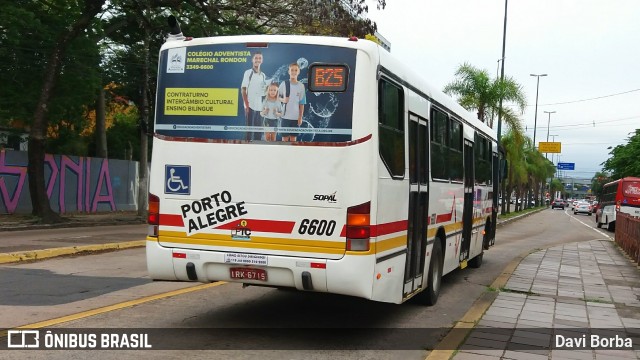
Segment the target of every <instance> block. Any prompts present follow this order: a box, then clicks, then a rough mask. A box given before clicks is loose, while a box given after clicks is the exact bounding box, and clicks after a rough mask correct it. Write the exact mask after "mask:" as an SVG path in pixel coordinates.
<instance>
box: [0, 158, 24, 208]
mask: <svg viewBox="0 0 640 360" xmlns="http://www.w3.org/2000/svg"><path fill="white" fill-rule="evenodd" d="M4 159H5V151H4V150H2V151H0V174H2V175H1V176H0V194H1V195H2V200H4V203H5V204H6V205H7V211H8V212H9V213H10V214H12V213H13V212H14V211H16V207H17V206H18V200H19V199H20V194H21V193H22V187H23V186H24V180H25V179H26V178H27V168H26V167H24V166H8V165H5V161H4ZM6 175H18V176H19V179H18V185H17V186H16V189H15V190H14V192H13V197H11V196H9V190H8V189H7V185H6V183H5V180H4V177H5V176H6Z"/></svg>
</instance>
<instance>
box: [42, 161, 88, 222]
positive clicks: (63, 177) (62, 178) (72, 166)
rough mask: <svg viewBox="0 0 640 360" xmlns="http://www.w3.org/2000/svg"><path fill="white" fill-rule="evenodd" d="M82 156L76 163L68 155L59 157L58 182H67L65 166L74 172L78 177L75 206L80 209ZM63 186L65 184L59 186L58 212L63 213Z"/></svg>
mask: <svg viewBox="0 0 640 360" xmlns="http://www.w3.org/2000/svg"><path fill="white" fill-rule="evenodd" d="M83 160H84V159H83V158H79V159H78V163H77V164H76V163H74V162H73V160H71V159H70V158H69V157H68V156H63V157H62V158H61V159H60V184H66V183H67V182H66V181H65V180H66V177H67V172H66V171H65V170H66V169H67V168H68V169H69V170H71V171H72V172H74V173H75V174H76V176H77V178H78V186H77V189H78V192H77V196H76V204H77V205H76V206H77V208H78V209H82V186H81V185H82V164H83V163H84V161H83ZM65 188H66V186H60V198H59V199H60V201H59V203H60V213H61V214H64V213H65V210H66V209H65V204H64V203H65V201H64V199H65V196H64V195H65V193H64V192H65ZM49 198H51V196H49Z"/></svg>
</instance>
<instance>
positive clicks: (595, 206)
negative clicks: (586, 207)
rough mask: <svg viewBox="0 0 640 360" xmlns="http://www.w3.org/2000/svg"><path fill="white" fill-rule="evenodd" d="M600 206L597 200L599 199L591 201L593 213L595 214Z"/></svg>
mask: <svg viewBox="0 0 640 360" xmlns="http://www.w3.org/2000/svg"><path fill="white" fill-rule="evenodd" d="M598 208H599V206H598V202H597V201H593V202H592V203H591V213H592V214H595V213H596V211H598Z"/></svg>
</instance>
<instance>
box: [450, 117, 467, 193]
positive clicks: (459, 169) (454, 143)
mask: <svg viewBox="0 0 640 360" xmlns="http://www.w3.org/2000/svg"><path fill="white" fill-rule="evenodd" d="M450 120H451V128H450V131H449V178H450V179H451V180H452V181H462V177H463V175H464V164H463V162H462V124H461V123H460V122H459V121H456V120H453V119H450Z"/></svg>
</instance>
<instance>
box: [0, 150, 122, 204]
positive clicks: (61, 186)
mask: <svg viewBox="0 0 640 360" xmlns="http://www.w3.org/2000/svg"><path fill="white" fill-rule="evenodd" d="M5 159H6V154H5V151H4V150H3V151H1V152H0V196H1V197H2V201H3V202H4V203H5V204H6V208H7V212H8V213H9V214H12V213H14V212H15V210H16V208H17V206H18V201H19V199H20V196H21V195H22V191H23V188H24V183H25V180H26V178H27V166H26V165H11V166H9V165H7V164H6V161H5ZM91 160H92V158H89V157H86V158H84V157H81V158H78V162H77V163H76V162H74V161H73V160H72V159H71V158H70V157H68V156H66V155H62V156H60V167H58V165H57V163H56V161H55V158H54V156H53V155H51V154H46V155H45V164H46V165H48V166H49V168H50V169H51V172H50V174H49V178H48V179H46V180H47V182H46V187H47V197H48V198H49V199H51V198H52V195H53V190H54V188H55V185H56V183H57V184H58V190H59V191H58V204H59V209H60V213H65V212H66V211H67V209H66V205H65V195H66V190H67V188H66V183H67V176H68V175H69V174H68V173H67V170H68V171H71V173H72V174H74V175H75V178H76V182H75V184H73V185H75V188H74V186H73V185H72V186H71V188H72V189H73V190H75V191H76V207H77V209H76V210H77V211H80V212H82V211H87V212H96V211H97V210H98V204H100V203H108V204H109V206H110V209H111V211H115V210H116V204H115V201H114V199H113V188H112V187H111V176H110V175H109V160H108V159H102V163H101V166H100V172H99V174H98V179H97V184H96V187H95V188H94V189H93V190H94V191H93V194H94V195H93V201H92V199H91V193H92V191H91ZM58 175H60V176H59V178H60V179H59V181H58ZM7 176H18V177H19V178H18V183H17V185H16V187H15V189H14V190H13V193H12V194H11V193H10V191H9V189H8V187H7V183H6V181H5V177H7ZM103 187H104V188H105V189H104V194H103ZM27 191H28V190H27ZM83 194H84V196H83ZM83 200H84V201H83Z"/></svg>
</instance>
